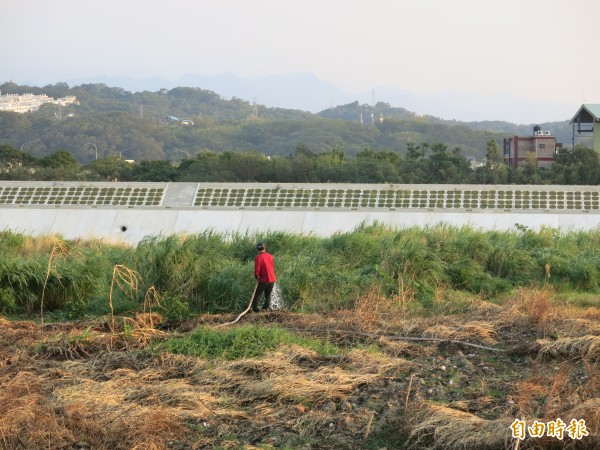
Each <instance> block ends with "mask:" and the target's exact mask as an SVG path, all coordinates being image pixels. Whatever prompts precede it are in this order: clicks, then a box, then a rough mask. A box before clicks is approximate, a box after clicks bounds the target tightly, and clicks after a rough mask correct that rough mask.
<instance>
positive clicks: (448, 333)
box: [423, 321, 496, 344]
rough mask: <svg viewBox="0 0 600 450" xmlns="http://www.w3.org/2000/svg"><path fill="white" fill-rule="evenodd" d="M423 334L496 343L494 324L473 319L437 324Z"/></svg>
mask: <svg viewBox="0 0 600 450" xmlns="http://www.w3.org/2000/svg"><path fill="white" fill-rule="evenodd" d="M423 336H427V337H436V338H441V339H452V340H457V341H476V342H481V343H484V344H495V343H496V339H495V336H496V332H495V329H494V324H492V323H490V322H481V321H471V322H467V323H465V324H448V325H443V324H436V325H435V326H432V327H429V328H427V329H425V330H424V331H423Z"/></svg>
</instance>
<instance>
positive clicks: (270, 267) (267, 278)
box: [254, 252, 277, 283]
mask: <svg viewBox="0 0 600 450" xmlns="http://www.w3.org/2000/svg"><path fill="white" fill-rule="evenodd" d="M254 277H255V278H256V280H257V281H258V282H259V283H275V281H277V278H275V262H274V260H273V255H271V254H270V253H267V252H262V253H259V254H258V255H256V258H254Z"/></svg>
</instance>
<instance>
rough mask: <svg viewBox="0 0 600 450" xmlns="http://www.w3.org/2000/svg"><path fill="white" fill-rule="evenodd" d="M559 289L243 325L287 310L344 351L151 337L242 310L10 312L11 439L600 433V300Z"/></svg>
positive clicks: (220, 442) (0, 328) (475, 437)
mask: <svg viewBox="0 0 600 450" xmlns="http://www.w3.org/2000/svg"><path fill="white" fill-rule="evenodd" d="M551 295H552V293H551V292H548V291H544V290H541V291H521V292H520V293H518V294H517V295H516V296H515V297H514V298H511V299H508V300H507V301H505V302H503V303H502V306H497V305H494V304H491V303H488V302H483V301H478V300H473V301H472V303H471V304H470V305H469V307H468V308H467V310H466V311H463V312H462V313H461V314H451V315H436V316H426V315H414V314H413V315H411V314H408V313H405V312H404V311H405V310H404V309H403V308H402V307H399V306H398V305H390V302H389V301H387V300H385V299H381V298H378V297H377V296H376V295H373V294H371V295H368V296H367V298H365V301H364V302H363V303H360V304H357V305H356V307H355V308H354V309H353V310H349V311H336V312H331V313H329V314H314V315H313V314H295V313H290V312H286V311H277V312H269V313H260V314H249V315H246V316H244V317H243V318H242V319H241V320H240V323H239V324H236V325H232V327H233V326H239V325H240V324H255V325H259V324H260V325H263V326H268V325H270V324H276V325H278V326H280V327H283V328H286V329H288V330H290V331H291V332H293V333H294V334H297V335H304V336H309V337H312V338H319V339H329V341H330V342H331V343H333V344H336V345H337V346H339V347H340V348H341V349H342V351H341V352H339V353H338V354H337V355H334V356H321V355H319V354H317V353H315V352H313V351H311V350H307V349H306V348H303V347H300V346H296V345H290V346H285V347H281V348H279V349H278V350H277V351H274V352H271V353H268V354H267V355H265V356H263V357H259V358H249V359H241V360H235V361H223V360H205V359H202V358H197V357H191V356H184V355H175V354H171V353H165V352H163V353H157V352H152V351H150V350H149V348H148V345H149V343H150V342H151V341H152V340H156V339H159V340H160V339H166V338H168V337H170V336H175V335H177V336H185V335H186V333H189V332H190V331H191V330H193V329H194V328H195V327H196V326H198V325H200V324H203V325H205V326H216V325H218V324H222V323H225V322H227V321H231V320H233V319H234V318H235V317H236V315H232V314H228V315H202V316H198V317H196V318H195V319H194V320H190V321H187V322H184V323H179V324H171V325H172V327H169V328H165V327H164V324H163V325H162V326H158V324H159V323H160V317H158V316H156V315H140V316H138V317H137V318H136V319H135V320H131V321H130V327H129V328H128V329H127V330H124V329H121V330H119V329H117V330H114V331H112V330H111V329H110V327H109V324H110V323H109V322H110V321H109V320H107V319H106V318H101V319H97V320H94V321H85V322H78V323H73V324H63V323H60V324H46V325H44V326H43V327H42V326H40V325H39V324H35V323H33V322H25V321H8V320H5V319H0V448H2V449H20V448H23V449H42V448H44V449H215V448H223V449H254V448H256V449H268V448H289V449H296V448H298V449H384V448H385V449H402V448H414V449H432V448H439V449H447V448H448V449H471V448H472V449H513V450H514V449H526V448H527V449H533V448H535V449H538V448H540V449H541V448H549V449H554V448H556V449H559V448H560V449H563V448H565V449H567V448H572V449H576V448H577V449H579V448H581V449H594V448H600V309H598V308H594V307H588V308H575V307H569V306H565V305H562V306H555V305H554V306H553V305H552V304H551V303H550V297H551ZM403 337H411V338H420V339H423V338H425V339H432V340H403V339H402V338H403ZM482 347H489V348H490V349H486V348H482ZM515 419H519V420H524V421H525V423H526V426H527V427H530V426H531V427H534V420H537V421H538V422H537V423H538V424H541V423H543V424H545V425H547V424H548V423H550V422H552V423H553V424H557V423H558V424H559V422H556V420H557V419H561V420H562V421H563V422H564V423H565V427H564V429H563V432H564V434H563V436H562V437H563V439H562V440H561V439H558V438H557V437H555V436H548V433H547V432H545V433H542V434H541V435H539V436H535V433H536V432H537V433H538V434H540V433H539V428H538V429H537V431H536V429H535V428H532V430H533V431H529V430H526V435H525V439H524V440H522V441H521V440H518V439H515V438H513V436H512V433H513V432H514V431H512V430H513V429H512V428H511V425H514V423H515ZM572 419H575V424H574V425H573V424H572V422H571V421H572ZM581 420H584V421H585V427H583V426H582V425H583V423H582V422H581ZM514 426H515V428H514V430H515V431H516V432H517V433H518V432H519V428H518V426H519V423H518V422H517V424H516V425H514ZM546 431H547V430H546ZM554 431H556V430H554ZM554 431H553V432H554ZM585 433H587V435H585ZM532 434H534V436H532Z"/></svg>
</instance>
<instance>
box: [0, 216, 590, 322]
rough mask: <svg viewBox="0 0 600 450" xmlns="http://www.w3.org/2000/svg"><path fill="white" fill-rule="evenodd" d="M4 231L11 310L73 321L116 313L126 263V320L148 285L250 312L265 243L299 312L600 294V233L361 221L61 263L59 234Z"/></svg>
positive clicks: (3, 275) (202, 303)
mask: <svg viewBox="0 0 600 450" xmlns="http://www.w3.org/2000/svg"><path fill="white" fill-rule="evenodd" d="M32 239H33V238H31V237H24V236H22V235H19V234H13V233H10V232H6V231H5V232H2V233H0V250H2V251H3V258H2V259H1V260H0V311H1V312H2V313H5V314H6V313H29V314H35V312H36V311H37V310H39V308H38V307H39V305H40V300H41V296H42V291H43V289H44V285H45V292H44V309H45V310H46V311H52V310H56V311H63V312H65V311H67V312H68V313H69V314H68V315H70V316H77V315H84V314H106V313H107V312H108V299H109V289H110V285H111V274H112V270H113V267H114V266H115V265H116V264H119V265H123V266H125V267H127V268H129V269H131V270H133V271H135V272H136V273H137V274H138V276H139V288H140V289H139V292H138V293H137V296H138V297H137V298H131V297H130V296H129V295H126V294H125V293H122V292H114V298H113V299H112V300H113V303H114V305H113V306H114V308H115V312H117V313H119V314H127V313H128V312H129V311H132V310H134V309H136V308H138V307H139V306H140V305H142V304H143V300H144V295H145V293H146V292H147V291H148V290H149V289H155V290H156V292H158V294H159V295H160V296H161V298H163V299H164V301H165V308H164V310H165V314H167V315H170V316H173V317H177V316H183V315H186V314H189V313H198V312H208V313H213V312H224V311H240V310H242V309H243V308H244V307H245V306H246V305H247V304H248V301H249V300H250V298H249V297H250V295H251V293H252V289H253V286H254V277H253V269H254V257H255V255H256V250H255V244H256V242H257V241H262V242H264V243H265V244H266V245H267V247H268V250H269V252H271V253H272V254H273V255H274V257H275V265H276V273H277V277H278V285H279V288H280V290H281V292H282V294H283V298H284V301H285V305H284V306H286V307H288V308H291V309H294V310H297V311H312V312H314V311H317V312H318V311H325V310H335V309H343V308H349V307H352V306H353V304H354V302H355V300H357V299H359V298H361V296H363V293H364V292H365V291H366V290H367V289H369V288H371V287H375V288H377V289H379V291H380V292H383V293H386V294H387V295H394V294H397V293H399V292H402V293H403V294H406V293H409V294H410V295H412V296H414V299H415V301H417V302H419V303H421V305H422V306H423V307H428V305H431V304H432V301H433V300H434V299H435V296H436V295H438V293H439V292H440V289H442V290H444V289H446V290H456V291H466V292H469V293H475V294H479V295H481V296H482V297H484V298H493V297H495V296H498V295H499V294H501V293H503V292H507V291H509V290H511V289H513V288H514V287H516V286H536V285H544V284H551V285H553V286H554V287H555V290H556V291H561V290H562V291H566V290H572V291H581V292H596V291H597V290H598V289H599V288H600V231H590V232H572V233H559V232H557V231H556V230H553V229H546V228H544V229H541V230H539V231H533V230H530V229H528V228H527V227H523V226H521V227H518V228H516V229H515V230H513V231H483V230H476V229H473V228H470V227H453V226H449V225H438V226H435V227H427V228H416V227H413V228H406V229H401V230H394V229H390V228H387V227H384V226H381V225H371V226H361V227H359V228H357V229H356V230H354V231H352V232H349V233H338V234H335V235H333V236H330V237H317V236H301V235H295V234H292V233H284V232H265V233H263V234H234V235H221V234H218V233H213V232H205V233H199V234H196V235H190V236H152V237H148V238H147V239H145V240H143V241H142V242H140V243H139V244H138V245H137V246H135V247H121V246H110V245H106V244H102V243H98V242H93V243H85V242H79V243H74V242H70V243H68V245H69V247H70V248H72V249H73V251H74V253H77V257H71V256H65V257H62V258H60V259H57V260H56V261H54V262H53V263H52V270H51V271H50V272H49V273H48V279H47V280H46V275H47V273H46V272H47V268H48V261H49V257H50V251H51V248H52V239H50V238H48V237H46V238H40V240H39V241H36V240H34V239H33V240H32Z"/></svg>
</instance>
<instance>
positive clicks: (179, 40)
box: [0, 0, 600, 118]
mask: <svg viewBox="0 0 600 450" xmlns="http://www.w3.org/2000/svg"><path fill="white" fill-rule="evenodd" d="M599 20H600V1H599V0H502V1H499V0H496V1H491V0H410V1H408V0H370V1H367V0H361V1H357V0H303V1H289V0H288V1H286V0H251V1H250V0H211V1H203V0H160V1H158V0H102V1H97V2H90V1H86V0H53V1H48V0H3V2H2V10H1V12H0V54H1V55H2V58H1V61H2V64H0V82H3V81H8V80H12V81H14V82H16V83H25V82H34V83H36V84H38V85H44V84H49V83H55V82H58V81H66V80H69V79H73V78H82V77H92V76H98V75H106V76H129V77H133V78H140V79H142V78H147V77H152V76H160V77H163V78H167V79H172V80H175V79H177V78H179V77H180V76H182V75H184V74H187V73H197V74H205V75H216V74H220V73H223V72H232V73H234V74H236V75H238V76H241V77H244V78H256V77H260V76H263V75H271V74H279V75H281V74H288V73H291V72H296V71H302V72H312V73H314V74H315V75H316V76H317V77H319V78H321V79H323V80H327V81H331V82H333V83H335V84H336V85H338V86H339V87H341V88H343V89H345V90H347V91H350V92H361V91H369V90H371V89H373V88H375V87H376V86H380V85H390V86H393V87H395V88H398V89H402V90H408V91H411V92H414V93H418V94H428V95H430V94H435V93H439V92H443V91H468V92H471V93H475V94H485V95H490V94H494V95H498V94H500V95H510V96H517V97H523V98H526V99H531V100H536V101H539V100H545V101H548V102H556V103H563V104H565V103H567V104H569V105H571V104H572V105H573V111H572V113H573V114H574V113H575V112H576V109H577V108H578V107H579V105H580V104H581V101H582V99H583V100H584V101H585V102H588V103H600V58H599V57H598V55H599V54H600V50H598V27H597V24H598V21H599ZM396 106H401V105H396ZM565 118H568V117H565Z"/></svg>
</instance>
